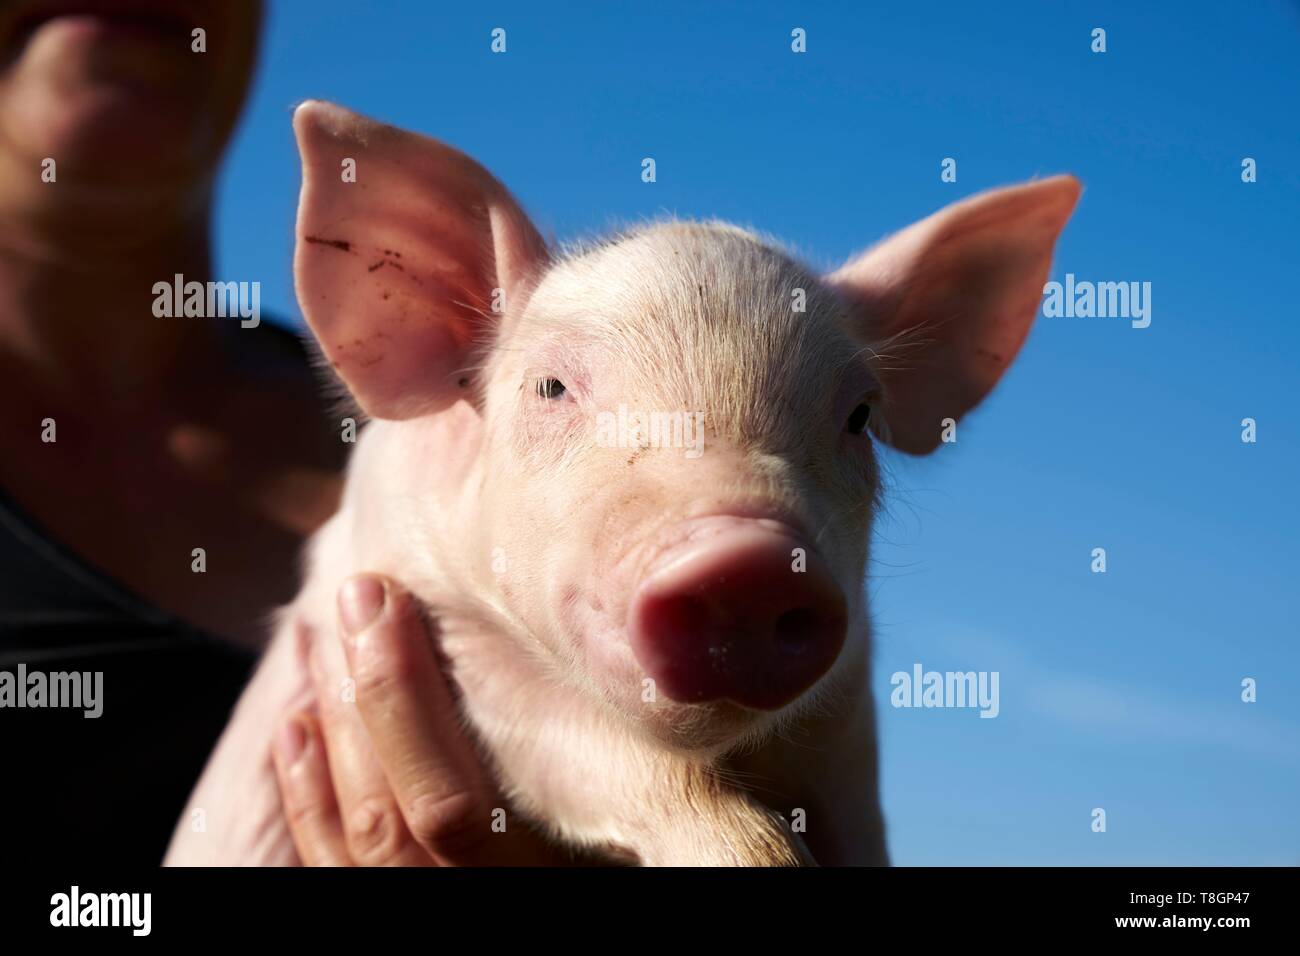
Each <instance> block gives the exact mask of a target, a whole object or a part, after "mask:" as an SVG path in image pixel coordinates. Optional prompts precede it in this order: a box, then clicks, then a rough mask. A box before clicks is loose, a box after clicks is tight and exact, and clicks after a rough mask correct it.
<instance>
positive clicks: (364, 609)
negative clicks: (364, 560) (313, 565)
mask: <svg viewBox="0 0 1300 956" xmlns="http://www.w3.org/2000/svg"><path fill="white" fill-rule="evenodd" d="M383 606H384V582H383V581H381V580H380V579H379V578H377V577H374V576H373V575H368V574H361V575H358V576H357V577H355V578H349V579H348V580H347V581H346V582H344V584H343V587H342V588H340V589H339V617H341V618H342V619H343V629H344V630H345V631H347V632H348V635H349V636H353V635H356V634H358V633H360V632H361V631H364V630H365V629H366V628H367V627H369V626H370V622H371V621H373V620H374V619H375V618H377V617H378V616H379V612H380V610H382V609H383Z"/></svg>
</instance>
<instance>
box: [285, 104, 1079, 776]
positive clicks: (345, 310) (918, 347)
mask: <svg viewBox="0 0 1300 956" xmlns="http://www.w3.org/2000/svg"><path fill="white" fill-rule="evenodd" d="M295 129H296V131H297V135H298V140H299V145H300V149H301V151H302V156H303V166H304V186H303V194H302V202H301V207H300V211H299V222H298V248H297V255H296V259H295V273H296V280H297V290H298V296H299V300H300V302H301V305H302V308H303V311H304V313H305V315H306V317H307V320H308V322H309V324H310V326H311V328H312V330H313V331H314V333H315V334H316V336H317V338H318V340H319V342H320V345H321V349H322V351H323V353H324V354H325V356H326V357H327V359H328V360H329V362H330V363H331V365H333V367H334V368H335V370H336V371H337V372H338V374H339V376H340V377H341V378H342V380H343V381H344V382H345V383H346V385H347V387H348V389H349V390H350V391H351V392H352V394H353V396H354V397H355V398H356V400H357V401H358V402H359V403H360V405H361V406H362V407H363V408H364V410H365V411H366V412H367V413H368V414H369V415H371V416H372V417H374V418H378V419H386V420H388V422H389V423H390V425H386V427H394V428H400V429H405V430H406V432H407V433H408V435H409V446H410V448H412V449H420V450H421V451H418V452H414V453H412V454H408V455H405V456H404V457H403V459H402V463H401V465H400V467H402V468H404V469H407V470H408V471H412V470H418V471H419V473H421V474H423V475H427V481H428V482H429V483H430V485H431V486H432V485H433V484H434V483H439V482H451V483H453V484H454V489H453V490H452V491H451V492H446V491H442V492H440V493H439V494H436V495H435V494H433V493H431V494H430V502H431V503H430V505H429V508H428V511H427V512H426V513H424V514H423V515H422V516H418V517H417V518H416V519H415V520H419V521H423V522H426V523H428V524H429V525H430V526H431V527H437V528H439V529H440V534H441V539H442V540H443V541H444V542H445V541H451V542H454V548H453V551H454V553H453V554H452V555H451V558H450V563H449V564H447V567H445V568H444V571H445V574H444V579H447V580H455V581H456V582H458V587H459V589H460V591H461V592H462V594H461V596H462V598H464V599H466V600H469V601H471V602H472V603H474V604H475V605H476V606H477V607H479V608H480V609H481V612H482V613H483V614H484V615H485V616H490V617H491V618H492V619H493V621H494V622H495V625H496V626H497V627H498V628H499V629H500V630H501V631H502V632H503V633H505V634H507V635H509V636H510V638H511V639H513V640H515V641H517V642H518V649H519V652H520V654H521V655H526V656H528V657H529V658H530V659H534V660H537V661H540V662H542V663H543V667H544V670H545V672H546V673H547V674H549V675H550V676H551V678H553V679H556V680H558V681H560V682H561V683H562V684H564V685H565V686H567V687H569V688H571V689H572V690H573V692H575V693H578V694H585V695H588V696H590V697H591V698H592V699H593V700H597V701H600V702H603V703H604V704H605V705H608V708H609V710H610V712H611V714H612V716H613V719H617V720H623V721H627V722H630V723H631V724H632V725H634V726H635V727H637V728H639V729H641V730H643V731H645V732H647V733H648V734H650V735H651V736H652V737H654V738H656V739H659V740H661V741H665V742H667V743H669V744H671V745H673V746H676V747H680V748H682V749H686V750H692V751H698V752H705V751H714V752H716V751H718V750H721V749H724V748H727V747H729V746H733V745H734V744H736V743H737V742H738V741H740V740H742V739H743V738H746V737H753V736H756V735H761V734H762V733H763V732H765V731H766V730H770V729H771V728H772V727H773V726H774V725H775V723H776V722H777V721H778V720H780V719H781V718H782V717H785V716H790V715H793V714H796V713H798V712H799V710H800V709H801V708H805V707H809V706H812V705H813V703H814V702H815V701H816V699H817V697H818V696H819V695H820V694H822V693H833V692H834V690H835V688H836V686H837V682H839V681H845V680H851V679H854V678H855V677H860V673H861V672H860V670H857V669H855V667H854V663H855V662H856V663H858V664H860V663H861V661H862V659H863V655H864V654H865V647H864V644H865V640H866V619H867V618H866V610H865V608H864V607H863V579H864V575H865V571H866V562H867V541H868V537H869V534H870V524H871V519H872V514H873V510H874V507H875V503H876V499H877V495H878V491H879V477H878V474H879V470H878V459H877V455H878V443H885V444H892V445H894V446H895V447H897V448H899V449H901V450H903V451H906V452H910V453H915V454H921V453H926V452H929V451H932V450H933V449H934V448H936V447H937V446H938V445H939V443H940V439H941V435H942V431H943V428H944V420H945V419H953V420H956V419H959V418H960V417H961V416H962V415H963V414H965V413H966V412H967V411H969V410H970V409H972V408H974V407H975V405H977V404H978V403H979V402H980V401H981V399H982V398H983V397H984V395H986V394H987V393H988V391H989V390H990V389H991V388H992V387H993V385H994V384H995V383H996V382H997V380H998V379H999V377H1000V376H1001V375H1002V373H1003V371H1004V370H1005V369H1006V367H1007V366H1008V365H1009V364H1010V362H1011V360H1012V359H1013V358H1014V357H1015V355H1016V352H1017V351H1018V350H1019V348H1020V346H1021V344H1022V343H1023V341H1024V339H1025V336H1026V335H1027V333H1028V330H1029V326H1030V324H1031V323H1032V320H1033V317H1034V315H1035V314H1036V312H1037V307H1038V302H1039V295H1040V292H1041V289H1042V286H1043V282H1044V280H1045V279H1046V276H1047V273H1048V269H1049V266H1050V262H1051V255H1052V248H1053V244H1054V242H1055V240H1056V237H1057V235H1058V233H1059V232H1060V230H1061V228H1062V227H1063V226H1064V224H1065V221H1066V220H1067V219H1068V217H1069V215H1070V212H1071V210H1072V209H1073V206H1074V204H1075V201H1076V199H1077V197H1078V192H1079V186H1078V184H1077V182H1076V181H1075V180H1073V179H1071V178H1069V177H1056V178H1053V179H1047V180H1043V181H1039V182H1033V183H1029V184H1026V185H1022V186H1016V187H1011V188H1007V189H1000V190H996V191H993V192H989V193H985V194H982V195H979V196H976V197H974V198H972V199H968V200H965V201H963V202H959V203H957V204H955V205H953V206H951V207H949V208H947V209H946V210H943V211H941V212H939V213H937V214H936V215H934V216H931V217H930V218H928V219H925V220H923V221H921V222H919V223H917V224H916V225H914V226H912V227H910V228H908V229H906V230H904V231H903V232H901V233H899V234H898V235H896V236H894V237H893V238H891V239H888V240H886V241H885V242H883V243H881V244H880V245H878V246H876V247H875V248H874V249H872V250H870V251H868V252H867V253H865V254H863V255H861V256H859V257H858V258H856V259H854V260H852V261H851V262H849V263H848V264H847V265H845V266H844V267H843V268H841V269H839V270H838V271H836V272H834V273H832V274H830V275H828V276H821V275H818V274H816V273H814V272H812V271H810V270H808V269H807V268H805V267H804V266H803V265H801V264H800V263H799V262H797V261H796V260H794V259H793V258H791V257H790V256H788V255H787V254H786V253H785V252H783V251H782V250H780V249H779V248H777V247H775V246H774V245H772V244H770V243H768V242H766V241H764V240H763V239H761V238H760V237H758V236H756V235H754V234H752V233H750V232H747V231H744V230H741V229H737V228H735V227H732V226H728V225H725V224H720V223H687V222H679V221H669V222H663V223H659V224H656V225H650V226H645V227H641V228H637V229H634V230H632V231H629V232H626V233H623V234H619V235H616V236H614V237H612V238H610V239H607V240H605V241H602V242H599V243H595V244H591V245H587V246H581V247H576V248H572V249H568V250H564V251H561V252H551V251H549V250H548V248H547V246H546V244H545V243H544V242H543V241H542V240H541V239H540V237H539V235H538V232H537V230H536V229H535V228H534V227H533V226H532V225H531V223H530V222H529V220H528V218H527V216H526V215H525V214H524V212H523V211H522V210H521V208H520V207H519V205H518V204H517V203H516V202H515V201H514V200H513V199H512V198H511V196H510V195H509V193H508V192H507V191H506V189H505V188H504V187H503V186H502V185H501V184H500V183H499V182H497V181H496V180H495V179H494V178H493V177H492V176H491V175H490V174H489V173H487V171H486V170H484V169H483V168H482V167H481V166H479V165H478V164H477V163H475V162H474V161H472V160H471V159H469V158H468V157H466V156H465V155H463V154H461V153H459V152H457V151H456V150H454V149H451V148H450V147H448V146H445V145H443V144H441V143H438V142H436V141H434V140H430V139H427V138H424V137H420V136H416V135H414V134H410V133H406V132H402V131H399V130H396V129H393V128H391V127H386V126H382V125H379V124H376V123H373V122H370V121H368V120H365V119H363V118H361V117H358V116H356V115H354V114H351V113H349V112H347V111H345V110H342V109H340V108H339V107H336V106H331V105H328V104H323V103H307V104H304V105H303V106H302V107H300V108H299V110H298V111H297V114H296V115H295ZM349 160H351V161H352V163H353V164H354V166H353V168H354V169H355V181H354V182H350V181H348V180H347V176H346V172H347V170H348V168H349V166H348V161H349ZM431 435H437V436H439V437H438V439H437V440H436V441H435V440H432V439H431V438H430V436H431ZM407 477H408V481H407V487H410V481H409V478H410V476H409V475H408V476H407ZM435 501H436V504H435ZM414 539H415V540H418V536H415V538H414ZM444 563H447V562H444ZM451 565H454V567H452V566H451ZM429 597H430V599H431V600H432V599H433V598H434V597H435V596H434V595H430V596H429Z"/></svg>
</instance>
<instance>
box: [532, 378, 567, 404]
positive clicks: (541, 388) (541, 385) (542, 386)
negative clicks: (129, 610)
mask: <svg viewBox="0 0 1300 956" xmlns="http://www.w3.org/2000/svg"><path fill="white" fill-rule="evenodd" d="M565 391H566V389H565V387H564V383H563V382H561V381H560V380H559V379H558V378H544V379H542V380H541V381H539V382H538V383H537V394H538V395H540V396H541V397H542V398H551V399H555V398H563V397H564V393H565Z"/></svg>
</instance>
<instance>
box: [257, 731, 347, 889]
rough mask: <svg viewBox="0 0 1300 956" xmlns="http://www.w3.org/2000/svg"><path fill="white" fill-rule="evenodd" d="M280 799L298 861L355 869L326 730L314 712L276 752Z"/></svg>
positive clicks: (281, 737)
mask: <svg viewBox="0 0 1300 956" xmlns="http://www.w3.org/2000/svg"><path fill="white" fill-rule="evenodd" d="M273 753H274V761H275V774H276V777H277V778H278V779H279V781H280V799H281V801H282V802H283V804H284V814H285V818H286V819H287V820H288V821H289V832H290V833H291V834H293V843H294V846H295V847H296V848H297V850H298V856H299V858H300V859H301V860H302V862H303V864H304V865H306V866H349V865H350V864H351V862H352V861H351V859H350V857H349V856H348V851H347V846H346V844H345V843H344V840H343V824H342V821H341V820H340V819H339V808H338V803H337V802H336V801H335V799H334V784H333V782H332V781H331V780H330V773H329V767H328V766H327V765H326V762H325V749H324V746H323V745H322V742H321V738H320V728H319V726H318V725H317V723H316V721H315V719H314V718H313V717H312V715H311V714H310V712H307V711H302V712H299V713H298V714H297V715H295V716H294V717H292V718H290V719H289V720H288V721H286V722H285V724H284V725H283V726H282V727H281V728H280V730H279V732H278V733H277V734H276V739H275V747H274V748H273Z"/></svg>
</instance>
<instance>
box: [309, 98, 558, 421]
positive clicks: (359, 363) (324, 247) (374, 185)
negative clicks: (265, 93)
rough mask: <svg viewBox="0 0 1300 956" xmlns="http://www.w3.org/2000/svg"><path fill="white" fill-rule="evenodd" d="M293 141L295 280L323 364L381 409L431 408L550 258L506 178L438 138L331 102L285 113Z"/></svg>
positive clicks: (393, 412)
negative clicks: (297, 183) (297, 189)
mask: <svg viewBox="0 0 1300 956" xmlns="http://www.w3.org/2000/svg"><path fill="white" fill-rule="evenodd" d="M293 128H294V133H295V134H296V136H297V139H298V150H299V152H300V153H301V154H302V169H303V184H302V195H301V197H300V200H299V205H298V228H297V249H296V251H295V254H294V284H295V286H296V288H297V293H298V302H299V304H300V305H301V306H302V310H303V314H304V316H305V317H306V319H307V323H308V325H310V326H311V329H312V331H313V332H314V333H315V335H316V338H317V339H318V340H319V342H320V345H321V348H322V350H323V351H324V354H325V356H326V358H327V359H328V360H329V362H330V364H331V365H333V367H334V368H335V370H336V371H337V372H338V373H339V375H340V376H341V377H342V378H343V381H344V382H345V383H346V384H347V386H348V388H349V389H350V390H351V391H352V394H353V395H354V396H355V397H356V399H357V401H358V402H359V403H360V404H361V407H362V408H363V409H364V410H365V411H366V412H367V413H368V414H370V415H373V416H375V417H377V418H392V419H400V418H412V417H414V416H417V415H422V414H426V413H428V412H432V411H437V410H438V409H440V408H443V407H445V406H446V405H448V404H450V403H451V402H453V401H455V399H456V398H457V397H459V396H462V395H468V394H469V392H468V391H467V388H468V387H469V385H470V384H471V383H472V382H473V380H474V373H473V372H472V371H469V369H470V367H471V366H473V365H475V364H476V363H477V361H478V359H479V357H480V356H479V355H478V354H477V353H478V350H479V349H480V347H481V346H482V345H483V344H484V342H485V340H486V339H487V338H489V337H490V335H491V333H492V331H493V328H492V326H493V325H494V324H495V322H496V321H497V319H498V318H499V317H500V316H499V314H498V310H500V311H502V312H503V311H504V309H505V308H506V307H513V304H514V298H515V297H516V296H522V295H525V294H526V290H527V288H528V285H529V283H530V282H531V280H532V279H533V278H535V276H536V275H537V274H538V273H539V272H540V271H541V268H542V267H543V266H544V264H545V262H546V258H547V252H546V245H545V243H544V242H543V241H542V238H541V237H540V236H539V235H538V233H537V230H536V229H535V228H533V225H532V223H530V222H529V221H528V217H527V216H526V215H525V214H524V212H523V210H522V209H521V208H520V207H519V205H518V203H516V202H515V201H514V199H513V198H512V197H511V196H510V194H509V192H507V191H506V188H505V187H504V186H502V185H501V183H499V182H498V181H497V180H496V179H494V178H493V177H492V175H491V174H490V173H488V171H487V170H485V169H484V168H483V167H482V166H480V165H479V164H478V163H476V162H474V160H472V159H470V158H469V157H468V156H466V155H464V154H463V153H461V152H458V151H457V150H454V149H452V148H451V147H450V146H446V145H444V144H443V143H440V142H438V141H437V140H433V139H429V138H427V137H424V136H417V135H415V134H413V133H407V132H404V131H402V130H399V129H395V128H394V127H391V126H385V125H382V124H380V123H376V122H374V121H372V120H369V119H366V118H365V117H362V116H358V115H357V114H355V113H352V112H349V111H348V110H345V109H343V108H342V107H339V106H335V105H333V104H331V103H322V102H307V103H303V104H302V105H301V106H299V107H298V109H297V111H296V112H295V113H294V116H293Z"/></svg>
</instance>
